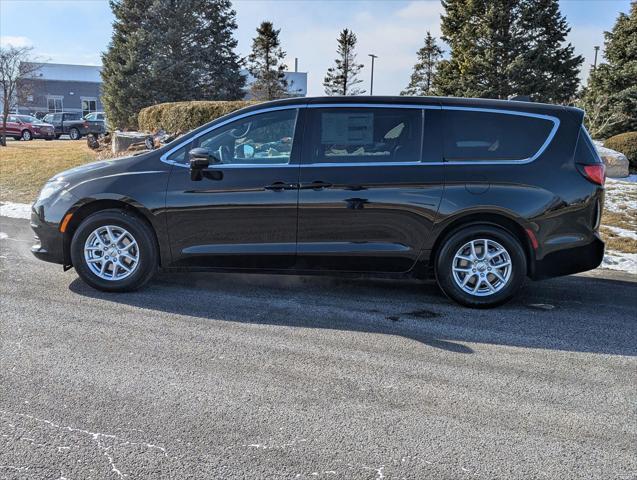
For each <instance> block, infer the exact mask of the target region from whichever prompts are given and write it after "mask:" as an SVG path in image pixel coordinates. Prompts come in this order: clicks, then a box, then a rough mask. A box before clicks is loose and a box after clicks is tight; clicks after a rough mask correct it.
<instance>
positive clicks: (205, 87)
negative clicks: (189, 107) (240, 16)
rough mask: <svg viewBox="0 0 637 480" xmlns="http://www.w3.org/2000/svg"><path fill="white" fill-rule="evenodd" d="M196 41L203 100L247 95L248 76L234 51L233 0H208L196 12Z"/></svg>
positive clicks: (235, 41)
mask: <svg viewBox="0 0 637 480" xmlns="http://www.w3.org/2000/svg"><path fill="white" fill-rule="evenodd" d="M196 22H197V28H196V32H195V33H194V41H195V43H196V44H197V45H199V47H198V54H197V56H196V57H195V60H196V64H197V65H198V70H199V75H198V77H199V79H200V88H201V92H200V96H199V98H201V99H203V100H238V99H241V98H243V97H244V95H245V92H244V88H245V83H246V78H245V77H244V76H243V75H242V74H241V63H242V62H241V59H240V58H239V56H238V55H237V54H236V53H235V49H236V48H237V40H236V39H235V38H234V31H235V30H236V29H237V22H236V12H235V11H234V10H233V9H232V3H231V2H230V0H215V1H214V2H210V1H205V2H203V5H202V6H201V8H200V9H198V15H197V16H196Z"/></svg>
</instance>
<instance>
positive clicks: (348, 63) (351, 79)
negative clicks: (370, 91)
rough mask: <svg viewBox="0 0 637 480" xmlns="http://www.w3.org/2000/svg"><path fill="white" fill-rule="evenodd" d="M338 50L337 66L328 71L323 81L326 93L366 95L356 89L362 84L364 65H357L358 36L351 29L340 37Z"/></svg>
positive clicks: (363, 91)
mask: <svg viewBox="0 0 637 480" xmlns="http://www.w3.org/2000/svg"><path fill="white" fill-rule="evenodd" d="M337 41H338V48H337V49H336V53H337V54H338V56H339V58H337V59H336V61H335V63H336V65H335V66H333V67H330V68H329V69H328V70H327V75H325V79H324V80H323V86H324V87H325V93H326V94H328V95H360V94H363V93H365V90H361V89H360V88H358V87H356V85H358V84H359V83H361V82H362V80H361V79H359V78H358V74H359V72H360V71H361V69H362V68H363V65H362V64H359V63H356V53H355V52H354V49H355V47H356V35H355V34H354V32H352V31H351V30H349V29H347V28H346V29H344V30H343V31H342V32H341V33H340V35H339V37H338V40H337Z"/></svg>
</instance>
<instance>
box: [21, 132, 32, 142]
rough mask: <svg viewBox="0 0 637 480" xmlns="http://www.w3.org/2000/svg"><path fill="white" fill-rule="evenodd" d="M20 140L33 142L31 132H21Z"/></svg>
mask: <svg viewBox="0 0 637 480" xmlns="http://www.w3.org/2000/svg"><path fill="white" fill-rule="evenodd" d="M22 140H24V141H25V142H28V141H30V140H33V134H32V133H31V130H23V131H22Z"/></svg>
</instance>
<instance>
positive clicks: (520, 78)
mask: <svg viewBox="0 0 637 480" xmlns="http://www.w3.org/2000/svg"><path fill="white" fill-rule="evenodd" d="M518 30H519V31H520V34H521V35H522V39H523V42H522V43H523V45H524V47H523V49H522V50H521V52H520V57H519V61H518V64H517V72H516V73H517V76H515V80H514V85H515V89H516V92H515V93H517V94H520V95H527V96H529V97H531V98H532V99H533V100H535V101H541V102H551V103H568V102H570V101H571V100H572V99H573V98H574V96H575V93H576V92H577V87H578V84H579V78H578V73H579V69H580V66H581V64H582V62H583V61H584V58H583V57H582V56H581V55H575V54H574V48H573V46H572V45H571V44H570V43H568V44H565V42H566V36H567V35H568V32H570V30H571V29H570V27H569V26H568V23H567V22H566V19H565V18H564V16H563V15H562V14H561V13H560V7H559V4H558V1H557V0H523V1H522V5H521V9H520V19H519V22H518Z"/></svg>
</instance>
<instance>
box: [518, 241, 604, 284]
mask: <svg viewBox="0 0 637 480" xmlns="http://www.w3.org/2000/svg"><path fill="white" fill-rule="evenodd" d="M603 259H604V242H603V241H602V239H601V238H600V237H599V234H597V233H595V235H594V239H593V241H592V242H591V243H589V244H587V245H583V246H576V247H571V248H566V249H562V250H558V251H556V252H553V253H550V254H548V255H546V256H545V257H544V258H543V259H542V260H537V261H536V262H535V264H534V266H533V269H532V271H531V275H530V277H531V278H532V279H533V280H541V279H544V278H551V277H559V276H562V275H571V274H573V273H579V272H586V271H588V270H593V269H595V268H597V267H599V266H600V264H601V263H602V260H603Z"/></svg>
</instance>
